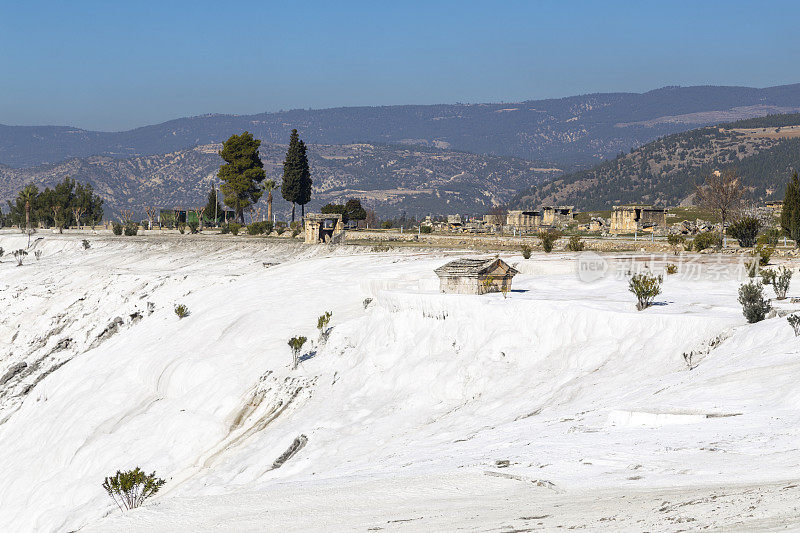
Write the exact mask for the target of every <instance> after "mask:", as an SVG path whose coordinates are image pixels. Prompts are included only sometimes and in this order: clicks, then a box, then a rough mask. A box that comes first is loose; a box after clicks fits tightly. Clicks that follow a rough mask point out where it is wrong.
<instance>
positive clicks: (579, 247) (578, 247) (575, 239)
mask: <svg viewBox="0 0 800 533" xmlns="http://www.w3.org/2000/svg"><path fill="white" fill-rule="evenodd" d="M585 246H586V243H584V242H583V241H582V240H581V238H580V236H578V235H573V236H572V237H570V238H569V243H567V249H569V250H570V251H572V252H582V251H583V249H584V247H585Z"/></svg>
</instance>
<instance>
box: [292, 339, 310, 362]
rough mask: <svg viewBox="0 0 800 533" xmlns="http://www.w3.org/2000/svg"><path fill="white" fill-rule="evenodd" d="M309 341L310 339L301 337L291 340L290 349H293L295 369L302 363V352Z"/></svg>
mask: <svg viewBox="0 0 800 533" xmlns="http://www.w3.org/2000/svg"><path fill="white" fill-rule="evenodd" d="M307 340H308V339H306V338H305V337H302V336H300V335H298V336H296V337H292V338H291V339H289V348H291V349H292V356H293V360H294V361H293V362H294V368H297V363H299V362H300V350H302V349H303V345H304V344H305V343H306V341H307Z"/></svg>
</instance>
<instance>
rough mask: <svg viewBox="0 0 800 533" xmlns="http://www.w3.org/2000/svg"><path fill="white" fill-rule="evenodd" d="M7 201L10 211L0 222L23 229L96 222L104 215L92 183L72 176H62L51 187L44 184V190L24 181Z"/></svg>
mask: <svg viewBox="0 0 800 533" xmlns="http://www.w3.org/2000/svg"><path fill="white" fill-rule="evenodd" d="M6 203H7V204H8V209H9V212H8V213H7V214H6V215H4V216H3V217H2V219H3V225H18V226H19V227H25V228H26V229H30V228H33V227H35V226H42V227H45V228H58V229H62V228H66V227H69V226H78V227H80V226H81V225H95V224H98V223H100V221H101V220H102V219H103V199H102V198H100V196H98V195H96V194H95V193H94V189H93V188H92V185H91V184H89V183H86V184H83V183H79V182H77V181H75V180H74V179H71V178H64V180H63V181H61V182H60V183H57V184H56V185H55V186H54V187H53V188H52V189H51V188H50V187H45V189H44V190H43V191H40V190H39V188H38V187H36V185H33V184H29V185H26V186H25V187H23V188H22V190H21V191H19V193H18V194H17V197H16V198H15V199H14V201H13V202H12V201H7V202H6Z"/></svg>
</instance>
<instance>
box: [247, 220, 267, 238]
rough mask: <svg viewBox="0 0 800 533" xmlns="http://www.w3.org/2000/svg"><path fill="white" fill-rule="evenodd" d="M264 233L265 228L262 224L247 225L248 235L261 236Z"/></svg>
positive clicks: (252, 223)
mask: <svg viewBox="0 0 800 533" xmlns="http://www.w3.org/2000/svg"><path fill="white" fill-rule="evenodd" d="M262 233H264V227H263V226H262V225H261V222H251V223H250V224H248V225H247V234H248V235H261V234H262Z"/></svg>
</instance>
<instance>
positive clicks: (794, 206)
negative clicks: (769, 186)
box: [781, 172, 800, 239]
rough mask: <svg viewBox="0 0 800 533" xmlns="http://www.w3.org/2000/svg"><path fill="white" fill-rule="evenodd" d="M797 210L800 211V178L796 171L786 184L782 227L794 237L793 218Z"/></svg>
mask: <svg viewBox="0 0 800 533" xmlns="http://www.w3.org/2000/svg"><path fill="white" fill-rule="evenodd" d="M795 211H798V212H799V213H800V179H798V177H797V172H795V173H794V175H793V176H792V178H791V179H790V180H789V184H788V185H787V186H786V196H784V198H783V208H782V210H781V228H783V230H784V231H785V232H787V233H788V234H789V235H790V236H791V237H792V239H794V238H795V235H794V233H793V232H792V218H793V216H794V215H793V213H794V212H795Z"/></svg>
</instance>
